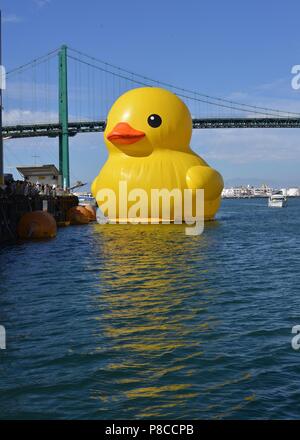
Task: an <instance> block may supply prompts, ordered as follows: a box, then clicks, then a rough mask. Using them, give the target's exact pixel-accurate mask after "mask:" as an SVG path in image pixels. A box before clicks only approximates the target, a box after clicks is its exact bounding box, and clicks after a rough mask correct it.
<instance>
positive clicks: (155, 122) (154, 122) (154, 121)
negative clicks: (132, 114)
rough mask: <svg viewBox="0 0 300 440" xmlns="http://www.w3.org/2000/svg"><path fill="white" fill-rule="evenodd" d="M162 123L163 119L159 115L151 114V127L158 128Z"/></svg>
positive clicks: (149, 120)
mask: <svg viewBox="0 0 300 440" xmlns="http://www.w3.org/2000/svg"><path fill="white" fill-rule="evenodd" d="M161 123H162V120H161V117H160V116H159V115H156V114H153V115H150V116H149V118H148V124H149V125H150V127H153V128H157V127H159V126H160V125H161Z"/></svg>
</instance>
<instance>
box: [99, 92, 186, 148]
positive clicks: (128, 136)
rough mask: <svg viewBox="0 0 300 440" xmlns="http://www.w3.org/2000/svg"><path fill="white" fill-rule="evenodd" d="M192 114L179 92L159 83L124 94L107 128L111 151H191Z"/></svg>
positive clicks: (116, 105)
mask: <svg viewBox="0 0 300 440" xmlns="http://www.w3.org/2000/svg"><path fill="white" fill-rule="evenodd" d="M191 134H192V118H191V115H190V112H189V110H188V108H187V106H186V105H185V104H184V102H182V101H181V99H179V98H178V96H176V95H174V93H171V92H169V91H168V90H165V89H161V88H158V87H142V88H138V89H133V90H130V91H129V92H126V93H124V95H122V96H120V97H119V98H118V99H117V101H116V102H115V103H114V105H113V106H112V108H111V110H110V112H109V114H108V118H107V125H106V128H105V131H104V139H105V142H106V144H107V147H108V149H109V151H110V152H111V153H120V152H123V153H125V154H127V155H128V156H136V157H143V156H149V155H150V154H151V153H152V152H153V151H154V150H158V149H172V150H177V151H188V150H189V143H190V139H191Z"/></svg>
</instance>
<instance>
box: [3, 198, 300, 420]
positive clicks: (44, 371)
mask: <svg viewBox="0 0 300 440" xmlns="http://www.w3.org/2000/svg"><path fill="white" fill-rule="evenodd" d="M299 230H300V199H290V200H289V206H288V207H287V208H286V209H269V208H268V207H267V200H266V199H245V200H223V203H222V208H221V210H220V212H219V214H218V218H217V221H215V222H210V223H207V224H206V227H205V231H204V233H203V234H202V235H200V236H194V237H193V236H187V235H185V233H184V226H182V225H136V226H134V225H98V224H90V225H88V226H74V227H68V228H62V229H60V230H59V233H58V235H57V237H56V238H55V239H54V240H52V241H39V242H26V243H19V244H16V245H11V246H5V247H1V250H0V277H1V278H0V280H1V282H0V325H3V326H5V329H6V337H7V340H6V350H0V418H2V419H4V418H21V419H28V418H31V419H32V418H33V419H41V418H47V419H53V418H59V419H67V418H72V419H88V418H90V419H111V418H115V419H137V418H165V419H166V418H171V419H184V418H188V419H211V418H213V419H214V418H217V419H248V418H250V419H254V418H258V419H270V418H275V419H290V418H299V415H300V386H299V384H300V381H299V377H300V350H299V351H296V350H294V349H293V348H292V345H291V340H292V337H293V335H292V333H291V331H292V327H293V326H295V325H300V291H299V286H300V242H299Z"/></svg>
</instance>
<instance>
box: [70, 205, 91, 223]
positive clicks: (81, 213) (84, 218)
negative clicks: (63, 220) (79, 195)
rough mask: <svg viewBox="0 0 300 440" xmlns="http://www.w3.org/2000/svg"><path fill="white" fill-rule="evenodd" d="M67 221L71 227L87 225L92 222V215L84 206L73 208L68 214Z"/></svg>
mask: <svg viewBox="0 0 300 440" xmlns="http://www.w3.org/2000/svg"><path fill="white" fill-rule="evenodd" d="M67 220H69V221H70V223H71V225H86V224H87V223H89V221H90V214H89V212H88V210H87V209H85V208H84V207H83V206H73V208H70V209H69V210H68V212H67Z"/></svg>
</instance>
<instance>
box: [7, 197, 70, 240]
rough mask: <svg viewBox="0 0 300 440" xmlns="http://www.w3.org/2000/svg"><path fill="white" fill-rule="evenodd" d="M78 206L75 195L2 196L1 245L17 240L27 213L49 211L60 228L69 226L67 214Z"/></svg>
mask: <svg viewBox="0 0 300 440" xmlns="http://www.w3.org/2000/svg"><path fill="white" fill-rule="evenodd" d="M77 205H78V197H76V196H74V195H64V196H56V197H53V196H45V195H36V196H34V197H29V196H25V195H4V194H1V195H0V244H2V243H5V242H10V241H15V240H16V239H17V225H18V222H19V220H20V218H21V217H22V215H24V214H25V213H26V212H31V211H48V212H49V213H50V214H52V215H53V216H54V218H55V220H56V222H57V225H58V226H67V225H68V224H69V222H68V220H67V212H68V210H69V209H70V208H73V207H74V206H77Z"/></svg>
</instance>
